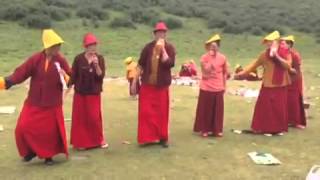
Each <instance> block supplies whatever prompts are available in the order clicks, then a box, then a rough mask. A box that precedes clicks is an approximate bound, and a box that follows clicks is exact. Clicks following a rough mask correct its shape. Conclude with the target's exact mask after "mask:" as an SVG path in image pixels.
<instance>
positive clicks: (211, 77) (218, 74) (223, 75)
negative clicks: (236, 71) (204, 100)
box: [200, 52, 228, 92]
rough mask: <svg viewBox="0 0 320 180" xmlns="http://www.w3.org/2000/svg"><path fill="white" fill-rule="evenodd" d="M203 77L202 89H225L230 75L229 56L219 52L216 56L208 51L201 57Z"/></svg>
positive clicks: (214, 90)
mask: <svg viewBox="0 0 320 180" xmlns="http://www.w3.org/2000/svg"><path fill="white" fill-rule="evenodd" d="M201 70H202V79H201V81H200V89H202V90H204V91H210V92H220V91H224V90H225V88H226V80H227V76H228V61H227V58H226V57H225V56H224V55H223V54H221V53H219V52H217V54H216V55H215V56H212V55H210V54H209V53H206V54H205V55H203V56H202V57H201Z"/></svg>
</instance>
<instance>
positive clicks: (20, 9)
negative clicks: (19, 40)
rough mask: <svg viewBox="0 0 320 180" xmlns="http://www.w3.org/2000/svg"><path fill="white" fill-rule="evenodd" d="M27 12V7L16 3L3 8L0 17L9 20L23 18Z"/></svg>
mask: <svg viewBox="0 0 320 180" xmlns="http://www.w3.org/2000/svg"><path fill="white" fill-rule="evenodd" d="M27 14H28V8H26V7H25V6H22V5H19V4H16V5H11V6H9V7H7V8H4V9H3V13H2V18H3V19H4V20H9V21H17V20H20V19H23V18H25V17H26V16H27Z"/></svg>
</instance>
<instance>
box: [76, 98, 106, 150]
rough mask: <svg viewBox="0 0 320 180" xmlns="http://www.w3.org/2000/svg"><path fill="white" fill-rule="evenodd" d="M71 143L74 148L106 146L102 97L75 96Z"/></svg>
mask: <svg viewBox="0 0 320 180" xmlns="http://www.w3.org/2000/svg"><path fill="white" fill-rule="evenodd" d="M70 142H71V144H72V145H73V147H74V148H93V147H98V146H101V145H104V144H105V140H104V135H103V121H102V113H101V97H100V95H80V94H78V93H75V94H74V97H73V108H72V126H71V141H70Z"/></svg>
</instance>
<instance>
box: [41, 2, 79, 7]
mask: <svg viewBox="0 0 320 180" xmlns="http://www.w3.org/2000/svg"><path fill="white" fill-rule="evenodd" d="M42 1H43V2H44V3H45V4H47V5H49V6H57V7H61V8H66V7H73V6H74V5H73V3H72V2H71V1H69V0H42Z"/></svg>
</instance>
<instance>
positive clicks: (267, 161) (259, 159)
mask: <svg viewBox="0 0 320 180" xmlns="http://www.w3.org/2000/svg"><path fill="white" fill-rule="evenodd" d="M248 156H249V157H250V158H251V160H252V161H253V162H254V163H255V164H258V165H280V164H281V162H280V161H279V160H278V159H277V158H275V157H274V156H273V155H272V154H270V153H263V152H250V153H248Z"/></svg>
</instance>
